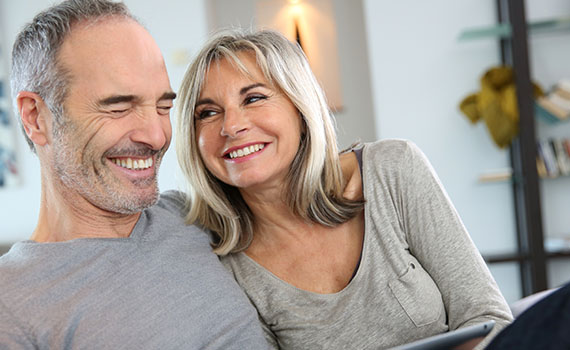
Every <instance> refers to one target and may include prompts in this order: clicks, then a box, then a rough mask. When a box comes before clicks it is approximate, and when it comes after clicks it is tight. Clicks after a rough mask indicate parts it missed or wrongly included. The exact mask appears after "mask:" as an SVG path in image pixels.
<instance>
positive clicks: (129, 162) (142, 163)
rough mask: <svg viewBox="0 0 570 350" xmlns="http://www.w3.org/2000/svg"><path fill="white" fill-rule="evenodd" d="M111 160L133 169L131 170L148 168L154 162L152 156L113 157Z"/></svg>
mask: <svg viewBox="0 0 570 350" xmlns="http://www.w3.org/2000/svg"><path fill="white" fill-rule="evenodd" d="M111 161H112V162H113V163H115V164H117V165H118V166H120V167H122V168H126V169H131V170H139V169H140V170H143V169H148V168H150V167H151V166H152V164H153V160H152V157H150V158H147V159H132V158H126V159H125V158H121V159H119V158H113V159H111Z"/></svg>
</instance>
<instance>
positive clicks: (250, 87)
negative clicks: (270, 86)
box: [239, 83, 266, 95]
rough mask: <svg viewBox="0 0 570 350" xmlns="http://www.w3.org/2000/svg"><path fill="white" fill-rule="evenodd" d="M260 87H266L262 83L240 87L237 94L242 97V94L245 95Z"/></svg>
mask: <svg viewBox="0 0 570 350" xmlns="http://www.w3.org/2000/svg"><path fill="white" fill-rule="evenodd" d="M260 86H261V87H266V86H265V84H262V83H255V84H251V85H248V86H245V87H242V88H241V89H240V90H239V94H240V95H243V94H245V93H246V92H248V91H249V90H251V89H255V88H256V87H260Z"/></svg>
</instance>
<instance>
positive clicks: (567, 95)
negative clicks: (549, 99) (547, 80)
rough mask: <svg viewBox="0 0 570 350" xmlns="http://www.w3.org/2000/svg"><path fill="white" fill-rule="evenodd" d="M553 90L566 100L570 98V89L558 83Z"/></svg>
mask: <svg viewBox="0 0 570 350" xmlns="http://www.w3.org/2000/svg"><path fill="white" fill-rule="evenodd" d="M569 88H570V87H569ZM552 92H554V93H556V94H557V95H560V96H561V97H563V98H565V99H566V100H570V90H566V89H565V88H564V87H561V86H560V85H556V86H555V87H554V90H552Z"/></svg>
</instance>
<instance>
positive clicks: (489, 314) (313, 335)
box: [222, 140, 512, 349]
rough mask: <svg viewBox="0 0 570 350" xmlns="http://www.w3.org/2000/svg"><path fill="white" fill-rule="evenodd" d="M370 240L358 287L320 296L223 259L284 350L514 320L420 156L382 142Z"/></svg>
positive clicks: (361, 345) (366, 169)
mask: <svg viewBox="0 0 570 350" xmlns="http://www.w3.org/2000/svg"><path fill="white" fill-rule="evenodd" d="M362 175H363V189H364V198H365V200H366V204H365V209H364V210H365V234H364V243H363V248H362V257H361V261H360V264H359V267H358V270H357V271H356V274H355V276H354V278H353V279H352V281H351V282H350V283H349V284H348V285H347V286H346V287H345V288H344V289H343V290H341V291H340V292H338V293H334V294H317V293H313V292H309V291H305V290H301V289H298V288H296V287H294V286H292V285H290V284H288V283H286V282H284V281H282V280H280V279H279V278H277V277H276V276H275V275H273V274H272V273H271V272H270V271H268V270H266V269H265V268H263V267H262V266H260V265H259V264H257V263H256V262H255V261H253V260H252V259H251V258H249V257H248V256H247V255H246V254H244V253H237V254H232V255H229V256H226V257H224V258H222V262H223V263H224V265H225V266H226V267H227V268H229V269H230V270H231V271H232V272H233V273H234V276H235V278H236V280H237V281H238V283H239V284H240V285H241V287H242V288H243V289H244V290H245V292H246V294H247V295H248V297H249V298H250V300H251V301H252V302H253V304H254V305H255V306H256V308H257V310H258V312H259V316H260V319H261V321H262V324H263V326H264V328H265V331H266V336H267V338H268V340H269V341H270V342H271V343H272V344H273V346H274V347H279V348H281V349H382V348H388V347H391V346H395V345H398V344H402V343H407V342H410V341H413V340H416V339H420V338H424V337H427V336H430V335H434V334H438V333H442V332H445V331H448V330H453V329H457V328H460V327H464V326H468V325H472V324H476V323H479V322H482V321H486V320H495V321H496V325H495V328H494V329H493V331H492V333H491V334H490V336H488V337H487V339H485V341H484V342H483V343H482V344H480V345H479V346H478V347H477V348H482V347H483V345H484V344H485V343H487V342H488V341H489V340H490V338H491V337H492V336H493V335H494V334H496V333H497V332H498V331H499V330H500V329H502V328H503V327H505V326H506V325H507V324H508V323H509V322H510V321H511V320H512V316H511V312H510V310H509V308H508V305H507V304H506V302H505V300H504V298H503V296H502V295H501V293H500V291H499V288H498V287H497V284H496V283H495V281H494V279H493V277H492V276H491V274H490V272H489V270H488V268H487V266H486V265H485V263H484V261H483V259H482V258H481V255H480V254H479V252H478V251H477V249H476V247H475V246H474V244H473V242H472V241H471V239H470V237H469V235H468V233H467V231H466V229H465V227H464V226H463V224H462V222H461V220H460V218H459V216H458V214H457V212H456V210H455V208H454V207H453V205H452V204H451V201H450V200H449V198H448V196H447V194H446V193H445V190H444V189H443V187H442V185H441V183H440V181H439V180H438V178H437V176H436V174H435V172H434V170H433V169H432V167H431V165H430V164H429V162H428V160H427V159H426V157H425V156H424V155H423V153H422V152H421V151H420V150H419V149H418V148H417V147H416V146H415V145H414V144H413V143H410V142H407V141H401V140H385V141H379V142H376V143H371V144H366V145H365V146H364V149H363V168H362Z"/></svg>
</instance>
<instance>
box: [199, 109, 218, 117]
mask: <svg viewBox="0 0 570 350" xmlns="http://www.w3.org/2000/svg"><path fill="white" fill-rule="evenodd" d="M216 114H218V113H217V112H216V111H214V110H211V109H205V110H203V111H200V112H198V113H197V115H196V116H197V117H198V118H197V119H206V118H208V117H211V116H214V115H216Z"/></svg>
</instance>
